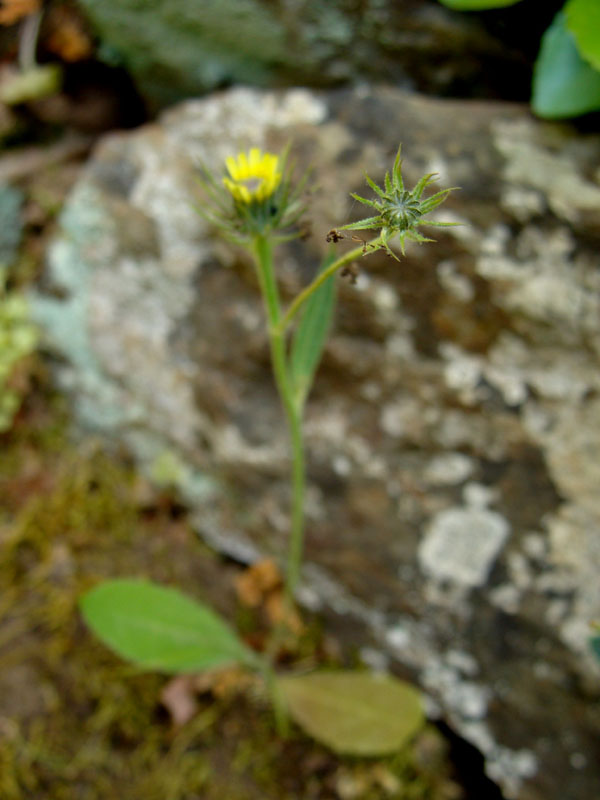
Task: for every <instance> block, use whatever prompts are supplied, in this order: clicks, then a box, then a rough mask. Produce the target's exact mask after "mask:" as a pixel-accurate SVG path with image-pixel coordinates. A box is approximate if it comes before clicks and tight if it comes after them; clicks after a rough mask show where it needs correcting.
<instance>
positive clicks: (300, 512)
mask: <svg viewBox="0 0 600 800" xmlns="http://www.w3.org/2000/svg"><path fill="white" fill-rule="evenodd" d="M253 249H254V255H255V258H256V264H257V271H258V279H259V283H260V288H261V292H262V294H263V297H264V301H265V309H266V312H267V320H268V330H269V344H270V348H271V361H272V364H273V373H274V376H275V383H276V384H277V389H278V391H279V395H280V397H281V402H282V404H283V408H284V411H285V415H286V420H287V424H288V430H289V436H290V446H291V456H292V509H291V531H290V543H289V550H288V563H287V570H286V576H285V601H286V606H287V608H291V607H292V603H293V597H294V593H295V591H296V588H297V586H298V581H299V579H300V564H301V561H302V550H303V540H304V492H305V484H306V478H305V463H304V442H303V437H302V406H301V404H300V403H298V402H297V400H296V398H295V394H294V388H293V385H292V381H291V379H290V375H289V370H288V365H287V357H286V347H285V328H284V327H282V325H281V321H282V320H281V304H280V300H279V292H278V290H277V282H276V280H275V274H274V270H273V254H272V244H271V242H270V241H269V239H268V237H266V236H260V235H258V236H256V237H255V239H254V242H253Z"/></svg>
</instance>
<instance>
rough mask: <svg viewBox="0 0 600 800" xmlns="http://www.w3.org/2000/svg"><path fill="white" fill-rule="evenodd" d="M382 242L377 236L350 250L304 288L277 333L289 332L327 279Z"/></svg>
mask: <svg viewBox="0 0 600 800" xmlns="http://www.w3.org/2000/svg"><path fill="white" fill-rule="evenodd" d="M380 242H381V237H379V236H377V237H376V238H375V239H372V240H371V241H370V242H366V244H364V245H361V246H360V247H355V248H354V249H353V250H349V251H348V252H347V253H346V254H345V255H343V256H340V258H338V259H337V261H334V262H333V264H330V265H329V266H328V267H327V269H326V270H323V272H321V273H319V275H317V277H316V278H315V279H314V280H313V282H312V283H309V285H308V286H307V287H306V288H304V289H303V290H302V291H301V292H300V294H299V295H297V296H296V298H295V299H294V300H293V301H292V302H291V303H290V305H289V307H288V309H287V311H286V312H285V314H284V315H283V317H281V319H280V321H279V324H278V326H277V332H278V333H283V332H285V331H286V330H287V327H288V325H289V324H290V322H291V321H292V320H293V319H294V317H295V316H296V314H297V313H298V311H300V309H301V308H302V306H303V305H304V303H306V301H307V300H308V298H309V297H310V296H311V294H313V292H315V291H316V290H317V289H318V288H319V286H321V284H322V283H324V282H325V281H326V280H327V278H330V277H331V276H332V275H334V274H335V273H336V272H337V271H338V270H339V269H341V268H342V267H344V266H346V264H349V263H350V262H352V261H355V260H356V259H357V258H359V257H360V256H362V255H363V254H364V253H365V249H366V248H368V247H370V246H372V247H377V245H378V244H379V243H380Z"/></svg>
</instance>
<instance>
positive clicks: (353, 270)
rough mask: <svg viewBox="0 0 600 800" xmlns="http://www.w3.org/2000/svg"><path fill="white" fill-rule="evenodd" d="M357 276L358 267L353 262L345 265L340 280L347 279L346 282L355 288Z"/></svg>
mask: <svg viewBox="0 0 600 800" xmlns="http://www.w3.org/2000/svg"><path fill="white" fill-rule="evenodd" d="M358 274H359V270H358V266H357V265H356V264H355V263H354V262H353V263H352V264H347V265H346V266H345V267H344V268H343V269H342V271H341V272H340V275H341V276H342V278H348V281H349V282H350V285H351V286H356V281H357V280H358Z"/></svg>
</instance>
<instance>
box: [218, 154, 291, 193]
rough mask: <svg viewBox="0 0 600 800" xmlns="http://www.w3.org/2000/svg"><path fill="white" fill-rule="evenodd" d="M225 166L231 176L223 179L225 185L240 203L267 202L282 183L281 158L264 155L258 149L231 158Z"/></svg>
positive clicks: (226, 160) (226, 161)
mask: <svg viewBox="0 0 600 800" xmlns="http://www.w3.org/2000/svg"><path fill="white" fill-rule="evenodd" d="M225 164H226V165H227V170H228V171H229V176H226V177H224V178H223V184H224V185H225V187H226V188H227V189H228V190H229V191H230V192H231V194H232V196H233V198H234V200H236V201H237V202H238V203H246V204H249V203H251V202H252V201H253V200H258V201H259V202H260V201H262V200H266V199H267V198H269V197H271V195H272V194H273V192H274V191H275V190H276V189H277V187H278V186H279V184H280V182H281V170H280V164H279V156H276V155H274V154H273V153H262V152H261V150H260V149H259V148H258V147H252V148H251V149H250V150H249V151H248V154H247V155H246V153H238V155H237V157H235V158H234V157H233V156H229V158H227V159H225Z"/></svg>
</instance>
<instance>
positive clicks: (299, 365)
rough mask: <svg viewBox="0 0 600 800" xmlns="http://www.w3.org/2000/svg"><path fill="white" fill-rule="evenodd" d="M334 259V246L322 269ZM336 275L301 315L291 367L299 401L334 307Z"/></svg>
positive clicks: (305, 391) (311, 375) (309, 381)
mask: <svg viewBox="0 0 600 800" xmlns="http://www.w3.org/2000/svg"><path fill="white" fill-rule="evenodd" d="M334 261H335V255H334V252H333V250H330V252H329V255H328V256H327V257H326V258H325V259H324V260H323V264H322V265H321V269H320V270H319V272H323V271H324V270H325V269H327V267H329V266H330V265H331V264H333V262H334ZM335 294H336V292H335V277H334V276H331V277H329V278H327V280H325V281H324V282H323V283H322V284H321V286H320V287H319V288H318V289H317V290H316V291H315V292H313V294H312V295H311V297H310V298H309V299H308V300H307V301H306V303H305V306H304V311H303V312H302V317H301V319H300V322H299V324H298V327H297V328H296V331H295V333H294V338H293V341H292V348H291V352H290V370H291V374H292V381H293V383H294V390H295V394H296V398H297V399H298V402H299V403H300V405H302V403H303V402H304V400H305V398H306V397H307V395H308V392H309V391H310V387H311V385H312V382H313V379H314V375H315V372H316V370H317V367H318V365H319V362H320V360H321V354H322V352H323V347H324V346H325V341H326V339H327V334H328V333H329V328H330V327H331V319H332V317H333V310H334V307H335Z"/></svg>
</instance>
